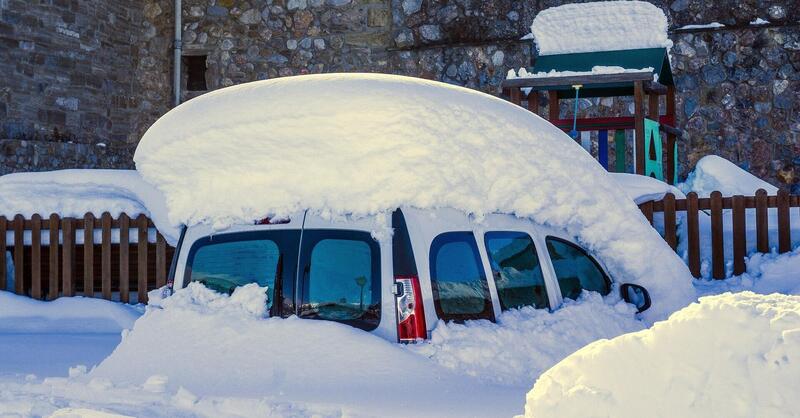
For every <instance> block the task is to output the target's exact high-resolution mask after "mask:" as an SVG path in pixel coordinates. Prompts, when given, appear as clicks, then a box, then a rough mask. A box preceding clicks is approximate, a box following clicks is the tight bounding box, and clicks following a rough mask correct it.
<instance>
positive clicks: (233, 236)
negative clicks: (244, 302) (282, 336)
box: [182, 229, 302, 318]
mask: <svg viewBox="0 0 800 418" xmlns="http://www.w3.org/2000/svg"><path fill="white" fill-rule="evenodd" d="M301 235H302V231H301V230H300V229H270V230H262V231H241V232H232V233H227V234H215V235H206V236H204V237H201V238H198V239H197V240H195V241H194V242H192V246H191V247H190V248H189V251H188V253H187V256H186V265H185V267H184V272H183V281H182V285H183V287H186V286H188V285H189V283H191V282H192V265H193V264H194V258H195V256H196V255H197V251H199V250H200V249H201V248H203V247H206V246H210V245H215V244H225V243H230V242H241V241H264V240H269V241H272V242H274V243H275V244H276V245H277V246H278V250H279V251H280V257H279V261H280V263H281V265H279V266H278V269H279V271H280V272H281V277H280V280H281V288H280V294H279V296H280V299H281V303H278V300H277V299H278V297H277V296H278V294H276V291H277V290H278V289H277V287H276V286H273V289H270V290H271V292H272V295H271V298H272V301H273V302H272V307H271V308H270V312H269V314H270V316H271V317H284V318H285V317H288V316H290V315H293V314H294V313H295V302H294V301H295V295H294V289H295V274H296V272H297V257H298V253H299V250H300V237H301ZM284 250H286V254H285V255H284ZM276 279H277V277H276Z"/></svg>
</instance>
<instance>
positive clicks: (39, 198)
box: [0, 169, 179, 245]
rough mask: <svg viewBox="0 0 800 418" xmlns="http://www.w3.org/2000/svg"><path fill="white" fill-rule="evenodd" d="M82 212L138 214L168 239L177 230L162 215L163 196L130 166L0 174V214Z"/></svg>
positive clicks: (79, 214)
mask: <svg viewBox="0 0 800 418" xmlns="http://www.w3.org/2000/svg"><path fill="white" fill-rule="evenodd" d="M87 212H92V213H94V214H95V216H100V215H102V214H103V212H109V213H110V214H111V216H114V217H117V216H119V215H120V214H121V213H126V214H128V215H129V216H131V217H135V216H137V215H139V214H144V215H146V216H149V217H150V218H152V219H153V222H155V223H156V224H157V225H159V231H160V232H161V234H162V235H164V237H165V238H166V239H167V240H168V241H169V242H170V243H171V244H173V245H174V243H175V242H176V241H177V239H178V235H179V232H178V230H177V229H176V228H173V227H172V225H171V224H170V222H169V221H168V220H167V210H166V206H165V202H164V196H163V195H162V194H161V192H159V191H158V190H157V189H155V188H154V187H153V186H151V185H150V184H149V183H147V182H146V181H144V180H142V178H141V176H139V173H137V172H136V171H135V170H80V169H76V170H58V171H45V172H35V173H14V174H8V175H5V176H2V177H0V215H3V216H6V217H7V218H12V217H14V215H17V214H21V215H23V216H25V217H26V218H30V217H31V216H32V215H33V214H35V213H38V214H39V215H41V216H42V217H43V218H47V217H48V216H50V214H52V213H55V214H58V215H59V216H61V217H67V216H70V217H76V218H82V217H83V215H85V214H86V213H87Z"/></svg>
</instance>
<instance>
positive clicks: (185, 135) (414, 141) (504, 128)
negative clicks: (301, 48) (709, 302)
mask: <svg viewBox="0 0 800 418" xmlns="http://www.w3.org/2000/svg"><path fill="white" fill-rule="evenodd" d="M134 160H135V161H136V167H137V169H138V170H139V172H140V173H141V174H142V176H143V177H144V179H145V180H147V181H149V182H151V183H152V184H154V185H156V187H158V188H159V189H160V190H161V191H162V192H163V193H164V195H165V196H166V200H167V207H168V209H169V215H170V219H171V220H172V221H173V222H176V223H183V224H187V225H192V224H197V223H210V224H214V225H215V226H217V227H225V226H227V225H230V224H234V223H252V222H253V220H255V219H261V218H263V217H265V216H284V215H288V214H290V213H294V212H296V211H299V210H303V209H312V210H314V211H319V212H320V213H324V214H328V215H331V216H338V215H348V214H349V215H354V216H359V215H369V214H375V213H378V212H382V211H386V210H393V209H394V208H397V207H401V206H411V207H416V208H421V209H425V208H439V207H450V208H455V209H459V210H462V211H464V212H467V213H472V214H475V215H477V216H478V217H480V216H481V215H484V214H488V213H494V212H499V213H513V214H516V215H518V216H521V217H530V218H532V219H534V220H535V221H537V222H539V223H542V224H550V225H553V226H556V227H563V228H565V229H566V230H567V231H568V232H569V233H571V234H572V235H574V236H577V237H578V238H579V239H580V240H581V242H582V243H583V244H584V245H586V246H587V247H589V249H590V250H591V251H593V252H594V253H596V254H598V255H599V256H600V257H601V258H603V261H604V262H605V263H606V265H607V266H608V267H609V269H610V271H611V273H612V275H613V276H614V277H615V279H617V280H620V281H635V282H640V283H641V284H643V285H645V286H647V287H648V289H649V290H650V291H651V292H652V293H653V297H654V308H653V310H652V311H649V312H652V313H651V315H653V317H656V316H658V317H664V316H666V315H667V314H668V313H669V312H671V311H673V310H675V309H677V308H679V307H682V306H685V305H686V304H687V303H688V302H689V301H690V300H692V299H693V297H691V296H690V295H691V293H692V292H691V276H690V274H689V272H688V269H687V268H686V266H685V264H684V263H683V262H682V261H681V260H680V258H678V256H677V255H676V254H675V253H674V252H673V251H672V250H671V249H670V248H669V247H668V246H667V245H666V244H665V243H664V241H663V240H662V239H661V237H660V236H659V235H658V234H657V233H656V232H655V231H654V230H653V228H652V227H650V225H649V224H648V223H647V222H646V220H645V218H644V216H643V215H642V214H641V212H640V211H639V209H638V208H637V207H636V206H635V205H634V204H633V202H632V201H630V199H629V198H628V197H627V196H626V195H625V193H624V192H623V191H621V190H620V189H619V186H618V185H617V184H616V183H615V182H614V181H613V180H612V179H611V178H610V177H609V176H608V173H607V172H606V171H605V170H604V169H603V168H602V167H601V166H600V165H599V164H598V163H597V162H596V161H595V160H594V159H593V158H592V156H591V155H589V154H588V153H586V151H585V150H584V149H583V148H581V147H580V146H579V145H578V144H576V143H575V142H574V141H573V140H572V139H570V138H569V137H568V136H567V135H566V134H564V133H563V132H562V131H561V130H559V129H558V128H556V127H554V126H553V125H551V124H550V123H548V122H546V121H544V120H543V119H541V118H539V117H538V116H536V115H534V114H533V113H531V112H529V111H527V110H525V109H523V108H521V107H519V106H515V105H513V104H511V103H509V102H506V101H504V100H501V99H499V98H496V97H493V96H489V95H487V94H484V93H480V92H476V91H474V90H469V89H466V88H462V87H456V86H451V85H448V84H444V83H439V82H434V81H428V80H422V79H417V78H409V77H399V76H390V75H381V74H326V75H313V76H300V77H287V78H280V79H275V80H267V81H259V82H253V83H247V84H242V85H238V86H234V87H229V88H226V89H222V90H217V91H215V92H212V93H209V94H206V95H203V96H200V97H198V98H195V99H192V100H190V101H188V102H186V103H184V104H182V105H180V106H178V107H177V108H175V109H173V110H172V111H170V112H169V113H167V114H166V115H165V116H163V117H162V118H161V119H159V120H158V121H157V122H156V123H155V124H154V125H153V126H152V127H151V128H150V129H149V130H148V131H147V133H146V134H145V135H144V138H142V141H141V142H140V143H139V147H138V149H137V150H136V155H135V157H134ZM653 260H658V262H653Z"/></svg>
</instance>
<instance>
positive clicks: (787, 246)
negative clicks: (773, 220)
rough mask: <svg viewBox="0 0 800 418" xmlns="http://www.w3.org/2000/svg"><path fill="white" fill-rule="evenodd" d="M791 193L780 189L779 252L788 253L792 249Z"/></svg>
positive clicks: (778, 199)
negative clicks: (790, 222) (790, 223)
mask: <svg viewBox="0 0 800 418" xmlns="http://www.w3.org/2000/svg"><path fill="white" fill-rule="evenodd" d="M789 199H790V196H789V193H788V192H787V191H786V190H779V191H778V198H777V203H778V204H777V206H778V252H779V253H781V254H783V253H788V252H789V251H791V250H792V229H791V227H790V225H789V203H790V202H789Z"/></svg>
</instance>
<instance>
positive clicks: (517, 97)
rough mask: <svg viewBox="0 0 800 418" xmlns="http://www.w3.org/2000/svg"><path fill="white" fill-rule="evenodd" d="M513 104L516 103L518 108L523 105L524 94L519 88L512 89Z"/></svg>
mask: <svg viewBox="0 0 800 418" xmlns="http://www.w3.org/2000/svg"><path fill="white" fill-rule="evenodd" d="M510 93H511V94H510V96H511V103H514V104H515V105H517V106H521V105H522V92H521V91H520V89H519V87H512V88H511V92H510Z"/></svg>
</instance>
